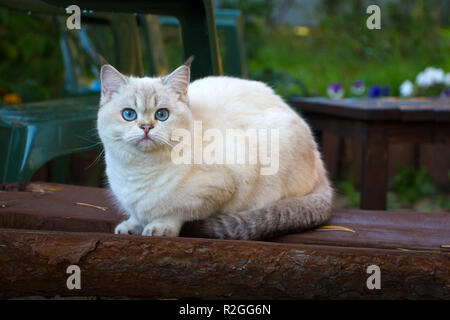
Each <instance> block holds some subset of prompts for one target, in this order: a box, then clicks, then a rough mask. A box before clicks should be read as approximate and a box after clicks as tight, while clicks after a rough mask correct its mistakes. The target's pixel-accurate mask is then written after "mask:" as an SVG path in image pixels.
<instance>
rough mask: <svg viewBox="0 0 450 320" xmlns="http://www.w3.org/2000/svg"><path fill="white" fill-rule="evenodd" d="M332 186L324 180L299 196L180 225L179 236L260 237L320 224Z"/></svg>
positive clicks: (327, 214)
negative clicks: (315, 187)
mask: <svg viewBox="0 0 450 320" xmlns="http://www.w3.org/2000/svg"><path fill="white" fill-rule="evenodd" d="M332 202H333V190H332V188H331V187H330V186H329V185H328V183H326V184H325V185H324V186H321V187H319V188H317V189H315V190H314V191H313V192H312V193H310V194H307V195H305V196H303V197H298V198H289V199H283V200H279V201H276V202H272V203H269V204H267V205H266V206H264V207H262V208H260V209H254V210H248V211H242V212H238V213H226V214H218V215H214V216H211V217H208V218H206V219H204V220H198V221H191V222H187V223H185V224H184V225H183V228H182V230H181V233H180V236H182V237H197V238H217V239H235V240H262V239H267V238H271V237H275V236H278V235H282V234H286V233H291V232H299V231H302V230H306V229H311V228H315V227H317V226H320V225H322V224H324V223H325V222H326V221H328V220H329V219H330V217H331V210H332Z"/></svg>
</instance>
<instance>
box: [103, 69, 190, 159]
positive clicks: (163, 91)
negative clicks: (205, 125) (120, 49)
mask: <svg viewBox="0 0 450 320" xmlns="http://www.w3.org/2000/svg"><path fill="white" fill-rule="evenodd" d="M189 73H190V70H189V64H185V65H183V66H181V67H179V68H178V69H176V70H175V71H174V72H172V73H171V74H170V75H168V76H165V77H163V78H132V77H125V76H123V75H122V74H120V73H119V72H118V71H117V70H116V69H114V68H113V67H112V66H110V65H104V66H103V67H102V70H101V81H102V94H101V100H100V109H99V112H98V120H97V128H98V132H99V135H100V138H101V140H102V142H103V144H104V145H105V146H108V147H111V148H120V150H121V151H124V152H127V151H129V152H133V151H138V152H144V153H145V152H152V151H155V150H158V149H161V148H171V147H172V146H173V145H174V142H173V141H171V136H172V132H173V131H174V130H176V129H187V130H190V129H191V126H192V123H193V119H192V113H191V110H190V109H189V106H188V99H187V87H188V84H189Z"/></svg>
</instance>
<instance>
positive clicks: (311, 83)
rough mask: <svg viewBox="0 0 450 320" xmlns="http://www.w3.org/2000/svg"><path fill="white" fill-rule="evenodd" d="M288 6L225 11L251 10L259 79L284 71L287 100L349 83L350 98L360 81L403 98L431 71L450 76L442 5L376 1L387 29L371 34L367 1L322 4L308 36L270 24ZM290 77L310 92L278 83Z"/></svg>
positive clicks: (254, 69)
mask: <svg viewBox="0 0 450 320" xmlns="http://www.w3.org/2000/svg"><path fill="white" fill-rule="evenodd" d="M283 2H285V1H281V0H279V1H276V0H274V1H258V0H246V1H244V0H238V1H237V0H235V1H233V0H228V1H223V5H222V7H228V8H229V7H234V8H236V7H237V8H239V9H241V10H242V11H243V15H244V18H245V37H246V44H247V53H248V62H249V71H250V75H251V77H253V78H257V79H259V77H260V74H261V71H262V70H276V71H277V73H273V74H274V78H273V79H272V80H271V81H270V83H271V84H272V85H273V86H274V87H275V88H276V90H277V92H279V93H280V94H282V95H286V94H290V93H291V92H292V91H295V89H297V92H298V93H299V94H303V95H312V96H316V95H325V94H326V88H327V87H328V85H329V84H330V83H332V82H339V83H341V84H342V85H343V86H344V88H345V89H346V95H347V94H348V92H349V88H350V86H351V84H352V83H353V82H354V81H358V80H362V81H364V82H365V83H366V87H369V86H371V85H383V86H389V87H390V89H391V94H393V95H398V93H399V92H398V87H399V86H400V84H401V83H402V82H403V81H405V80H407V79H410V80H412V81H414V80H415V77H416V75H417V73H418V72H420V71H421V70H423V69H424V68H425V67H427V66H436V67H440V68H443V69H444V70H446V71H447V72H450V55H449V54H448V52H449V51H450V36H449V35H450V31H449V30H450V29H449V28H448V26H447V27H445V26H443V25H441V22H440V17H441V10H442V8H441V6H442V2H440V1H432V0H398V1H389V2H388V1H383V2H380V1H373V2H374V4H375V3H376V4H378V5H379V6H380V8H381V20H382V22H381V27H382V29H381V30H368V29H367V28H366V19H367V17H368V16H369V15H368V14H366V6H367V4H366V2H367V1H364V0H348V1H332V0H331V1H330V0H328V1H326V0H325V1H322V2H318V3H319V5H318V6H317V7H316V8H315V13H314V15H315V17H316V21H317V25H316V26H312V27H311V28H310V34H309V35H307V36H298V35H296V34H295V30H294V28H293V26H289V25H281V26H272V25H271V24H270V21H271V17H272V12H273V9H274V8H275V7H276V6H277V5H280V4H281V3H283ZM294 9H295V8H294ZM264 72H265V73H266V74H267V73H268V71H264ZM282 72H285V73H287V74H288V75H289V76H290V77H291V78H293V80H292V81H291V83H295V82H296V81H297V80H300V81H301V83H302V84H305V85H306V88H307V90H305V88H304V87H303V86H301V85H298V86H296V88H295V85H294V88H291V89H289V90H286V89H284V88H283V86H284V83H285V80H283V78H285V76H283V77H282V78H279V77H277V76H278V75H280V74H282Z"/></svg>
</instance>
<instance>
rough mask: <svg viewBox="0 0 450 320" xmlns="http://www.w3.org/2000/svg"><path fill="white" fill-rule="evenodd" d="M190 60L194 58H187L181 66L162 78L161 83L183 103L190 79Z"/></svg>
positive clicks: (185, 99)
mask: <svg viewBox="0 0 450 320" xmlns="http://www.w3.org/2000/svg"><path fill="white" fill-rule="evenodd" d="M192 60H194V56H191V57H189V59H187V60H186V62H185V63H184V64H183V65H181V66H180V67H178V68H177V69H175V71H173V72H172V73H171V74H169V75H167V76H165V77H163V78H162V82H163V83H164V84H165V85H166V86H167V87H169V88H170V89H171V90H173V91H174V92H175V93H176V94H177V95H178V98H179V99H180V100H182V101H185V102H186V101H187V89H188V86H189V80H190V77H191V63H192Z"/></svg>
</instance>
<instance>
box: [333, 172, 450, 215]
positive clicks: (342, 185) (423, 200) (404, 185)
mask: <svg viewBox="0 0 450 320" xmlns="http://www.w3.org/2000/svg"><path fill="white" fill-rule="evenodd" d="M447 175H448V183H447V184H446V185H444V186H442V187H441V188H437V187H436V185H435V184H434V183H433V181H432V179H431V177H430V176H429V175H428V173H427V169H425V168H422V169H415V168H413V167H403V168H401V169H399V170H398V172H397V173H396V174H395V176H394V177H393V179H392V181H391V182H390V183H389V192H388V197H387V209H388V210H399V209H410V210H415V211H435V210H450V192H449V191H450V171H449V172H448V173H447ZM352 180H353V179H352V178H351V177H347V178H346V179H344V180H342V181H339V182H337V183H336V192H337V199H336V202H337V204H338V205H339V206H344V207H347V208H359V204H360V192H359V191H358V190H356V188H355V185H354V183H353V182H352Z"/></svg>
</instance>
